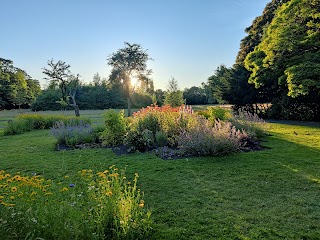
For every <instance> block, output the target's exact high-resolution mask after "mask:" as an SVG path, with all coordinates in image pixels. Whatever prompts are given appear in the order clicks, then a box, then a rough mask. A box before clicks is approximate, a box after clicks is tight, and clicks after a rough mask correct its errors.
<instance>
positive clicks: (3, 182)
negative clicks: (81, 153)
mask: <svg viewBox="0 0 320 240" xmlns="http://www.w3.org/2000/svg"><path fill="white" fill-rule="evenodd" d="M137 180H138V174H135V176H134V178H133V180H132V181H129V180H127V177H126V176H125V171H124V170H120V171H119V170H118V169H117V168H115V167H114V166H111V167H110V168H109V169H107V170H105V171H103V172H97V173H94V172H93V171H92V170H90V169H84V170H82V171H79V172H78V174H77V175H76V176H74V177H72V176H65V177H64V178H62V179H60V180H50V179H48V180H46V179H44V178H43V177H40V176H37V175H35V174H33V176H22V175H20V173H17V174H15V175H11V174H9V173H6V172H4V171H0V211H1V215H0V232H1V236H2V237H4V238H5V239H40V238H41V239H137V238H144V237H146V236H147V234H148V232H149V230H150V226H151V218H150V217H151V212H150V211H148V210H146V208H145V203H144V200H143V199H142V193H141V192H140V190H139V189H138V187H137ZM57 220H58V221H57Z"/></svg>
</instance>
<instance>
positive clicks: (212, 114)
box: [208, 107, 232, 122]
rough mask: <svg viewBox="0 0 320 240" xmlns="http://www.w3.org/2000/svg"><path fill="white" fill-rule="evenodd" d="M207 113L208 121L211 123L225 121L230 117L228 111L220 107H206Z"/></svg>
mask: <svg viewBox="0 0 320 240" xmlns="http://www.w3.org/2000/svg"><path fill="white" fill-rule="evenodd" d="M208 113H209V118H208V119H209V120H210V121H212V122H214V121H215V120H216V119H220V120H222V121H225V120H228V119H229V118H231V117H232V115H231V113H230V110H228V109H225V108H222V107H208Z"/></svg>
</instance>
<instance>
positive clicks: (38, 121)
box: [4, 113, 90, 135]
mask: <svg viewBox="0 0 320 240" xmlns="http://www.w3.org/2000/svg"><path fill="white" fill-rule="evenodd" d="M70 120H72V121H73V122H74V123H75V124H78V123H79V122H84V123H90V119H88V118H82V117H73V116H62V115H41V114H30V113H29V114H21V115H18V116H17V117H16V118H15V119H14V120H12V121H10V122H8V125H7V126H6V127H5V129H4V134H5V135H15V134H21V133H24V132H28V131H31V130H35V129H49V128H51V127H53V125H54V123H55V122H57V121H63V122H64V123H67V122H69V121H70Z"/></svg>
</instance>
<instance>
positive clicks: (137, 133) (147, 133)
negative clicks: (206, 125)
mask: <svg viewBox="0 0 320 240" xmlns="http://www.w3.org/2000/svg"><path fill="white" fill-rule="evenodd" d="M194 124H196V119H195V115H194V114H193V110H192V108H191V107H190V106H181V107H175V108H172V107H170V105H164V106H162V107H158V106H157V105H151V106H148V107H147V108H143V109H141V110H140V111H138V112H135V113H134V114H133V120H132V122H131V125H130V126H129V131H128V133H127V136H126V143H127V144H128V145H133V146H134V147H135V148H136V149H137V150H147V149H150V148H156V147H163V146H164V144H168V145H169V146H171V147H173V146H176V143H177V142H176V136H177V135H179V133H180V131H181V129H185V128H189V127H192V126H193V125H194Z"/></svg>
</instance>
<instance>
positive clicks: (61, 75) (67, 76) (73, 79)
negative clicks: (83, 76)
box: [43, 59, 80, 117]
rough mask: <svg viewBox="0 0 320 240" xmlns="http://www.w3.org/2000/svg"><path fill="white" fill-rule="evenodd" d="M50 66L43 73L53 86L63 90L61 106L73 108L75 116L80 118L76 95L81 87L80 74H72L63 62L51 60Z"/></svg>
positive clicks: (67, 65)
mask: <svg viewBox="0 0 320 240" xmlns="http://www.w3.org/2000/svg"><path fill="white" fill-rule="evenodd" d="M48 66H49V67H48V68H43V73H44V74H46V75H47V76H48V77H47V78H46V79H47V80H49V81H51V83H52V84H53V85H57V86H58V87H59V89H60V90H61V95H62V98H61V100H60V103H61V105H62V106H63V107H65V106H67V105H69V106H71V107H73V108H74V111H75V115H76V116H77V117H78V116H80V111H79V106H78V105H77V103H76V93H77V91H78V88H79V85H80V80H79V78H80V76H79V74H77V75H74V74H72V73H71V71H70V65H69V64H66V62H63V61H61V60H59V61H58V62H55V61H54V60H53V59H51V60H49V61H48ZM70 100H71V101H70Z"/></svg>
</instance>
